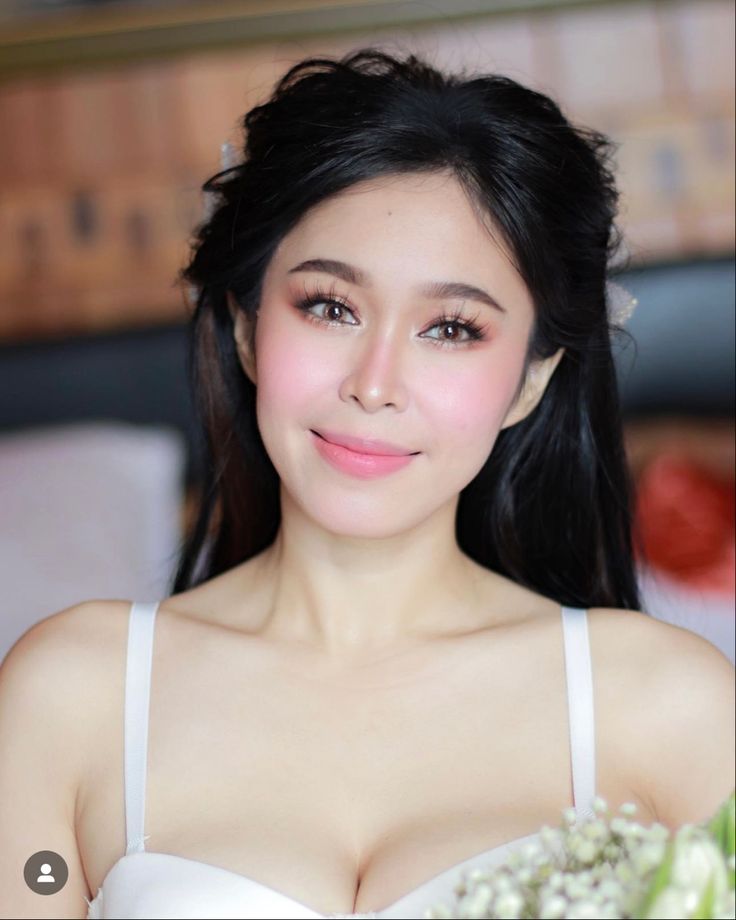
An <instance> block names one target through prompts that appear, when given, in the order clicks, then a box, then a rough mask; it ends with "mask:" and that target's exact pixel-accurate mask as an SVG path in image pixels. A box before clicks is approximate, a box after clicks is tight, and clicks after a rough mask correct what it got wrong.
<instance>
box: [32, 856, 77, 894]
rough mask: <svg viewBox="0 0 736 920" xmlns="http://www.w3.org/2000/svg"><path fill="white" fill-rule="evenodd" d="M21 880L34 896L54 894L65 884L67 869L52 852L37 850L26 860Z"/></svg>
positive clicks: (61, 860) (60, 857)
mask: <svg viewBox="0 0 736 920" xmlns="http://www.w3.org/2000/svg"><path fill="white" fill-rule="evenodd" d="M23 878H24V879H25V883H26V885H28V887H29V888H30V889H31V891H34V892H35V893H36V894H56V892H57V891H61V889H62V888H63V887H64V885H66V883H67V879H68V878H69V867H68V866H67V864H66V862H65V861H64V857H63V856H60V855H59V854H58V853H56V852H54V850H39V851H38V852H37V853H34V854H33V855H32V856H29V857H28V859H27V860H26V864H25V866H24V867H23Z"/></svg>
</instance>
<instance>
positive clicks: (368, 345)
mask: <svg viewBox="0 0 736 920" xmlns="http://www.w3.org/2000/svg"><path fill="white" fill-rule="evenodd" d="M397 339H398V337H397V336H395V340H394V341H393V342H392V341H391V340H390V336H389V335H388V334H387V333H381V334H380V335H375V336H372V337H371V336H367V337H366V338H365V339H364V341H363V342H361V343H360V344H359V345H358V346H357V348H358V352H357V354H355V355H352V356H351V361H352V363H351V365H350V367H349V369H348V372H347V374H346V375H345V377H344V379H343V381H342V384H341V386H340V398H341V399H343V400H344V401H346V402H351V401H353V400H355V401H357V402H358V403H360V405H361V406H362V407H363V408H364V409H365V410H366V412H376V411H377V410H378V409H381V408H383V407H384V406H393V407H394V408H395V409H397V410H398V411H400V412H401V411H403V410H404V409H405V408H406V405H407V401H408V393H407V389H406V385H405V382H404V378H403V367H402V364H403V357H405V356H403V357H402V352H401V343H400V342H399V341H398V340H397Z"/></svg>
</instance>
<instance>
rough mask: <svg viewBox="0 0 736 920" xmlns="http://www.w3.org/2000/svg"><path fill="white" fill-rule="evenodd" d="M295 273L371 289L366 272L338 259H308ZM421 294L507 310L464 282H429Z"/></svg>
mask: <svg viewBox="0 0 736 920" xmlns="http://www.w3.org/2000/svg"><path fill="white" fill-rule="evenodd" d="M293 272H325V273H326V274H328V275H335V277H337V278H341V279H342V280H343V281H345V282H347V284H357V285H358V286H359V287H367V288H369V287H371V286H372V283H371V278H370V275H368V274H367V273H366V272H364V271H363V270H362V269H360V268H356V267H355V266H354V265H348V264H347V262H340V261H338V260H337V259H307V260H306V261H304V262H300V263H299V264H298V265H295V266H294V268H290V269H289V271H288V272H287V274H289V275H290V274H292V273H293ZM419 293H420V294H423V295H424V296H425V297H430V298H432V299H433V300H445V299H447V298H461V299H463V300H477V301H479V302H480V303H484V304H486V306H489V307H492V308H493V309H494V310H499V311H500V312H501V313H506V312H507V311H506V309H505V308H504V307H502V306H501V304H500V303H498V301H497V300H496V299H495V298H493V297H491V295H490V294H488V293H487V292H486V291H484V290H483V289H482V288H479V287H475V286H474V285H472V284H465V283H464V282H462V281H429V282H427V283H426V284H423V285H421V286H420V287H419Z"/></svg>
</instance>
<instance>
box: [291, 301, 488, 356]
mask: <svg viewBox="0 0 736 920" xmlns="http://www.w3.org/2000/svg"><path fill="white" fill-rule="evenodd" d="M317 304H330V305H333V306H337V307H342V308H343V309H344V310H349V311H350V312H351V313H354V312H355V311H354V310H353V308H352V307H351V306H350V304H349V303H348V302H347V301H346V300H345V299H344V298H343V297H341V296H340V295H339V294H338V293H337V291H336V290H335V288H334V287H331V288H330V289H329V291H324V290H321V289H320V288H317V289H316V290H314V291H312V292H311V293H309V292H308V291H307V290H306V289H305V290H304V295H303V297H301V298H300V299H299V300H298V301H297V303H296V304H295V306H296V308H297V310H300V311H301V312H302V313H304V314H305V316H306V317H307V319H309V320H311V321H312V322H314V323H319V324H320V325H322V326H342V325H343V323H341V322H340V321H339V320H328V319H320V317H318V316H315V315H314V314H313V313H310V312H309V309H310V308H311V307H313V306H315V305H317ZM479 315H480V314H476V315H475V316H474V317H472V319H461V316H462V312H461V311H460V310H455V311H453V312H452V313H443V314H442V316H440V317H438V318H437V319H436V320H435V322H434V323H433V324H432V325H431V326H430V327H429V328H430V329H434V327H435V326H445V325H452V326H457V327H459V328H460V329H463V330H465V332H467V334H468V338H467V339H465V340H464V341H460V342H453V341H451V340H449V339H445V340H444V341H443V340H441V339H430V340H429V341H430V342H432V343H433V344H434V345H437V346H439V347H440V348H457V347H458V346H460V345H468V344H469V343H470V342H477V341H482V340H483V339H484V338H485V333H486V330H487V329H488V326H487V325H479V324H478V322H477V319H478V316H479Z"/></svg>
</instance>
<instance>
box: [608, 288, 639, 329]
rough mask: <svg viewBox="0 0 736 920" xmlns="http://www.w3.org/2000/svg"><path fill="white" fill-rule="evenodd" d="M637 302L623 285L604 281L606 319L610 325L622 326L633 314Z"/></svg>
mask: <svg viewBox="0 0 736 920" xmlns="http://www.w3.org/2000/svg"><path fill="white" fill-rule="evenodd" d="M638 303H639V301H638V300H637V298H636V297H633V296H632V294H631V291H627V290H626V288H625V287H623V285H621V284H618V282H616V281H606V307H607V309H608V319H609V322H611V323H616V324H617V325H623V324H624V323H626V322H627V321H628V320H629V319H630V318H631V314H632V313H633V312H634V310H635V309H636V307H637V305H638Z"/></svg>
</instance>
